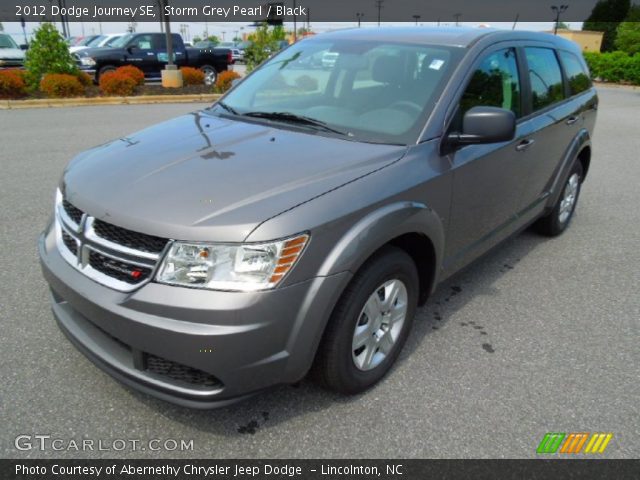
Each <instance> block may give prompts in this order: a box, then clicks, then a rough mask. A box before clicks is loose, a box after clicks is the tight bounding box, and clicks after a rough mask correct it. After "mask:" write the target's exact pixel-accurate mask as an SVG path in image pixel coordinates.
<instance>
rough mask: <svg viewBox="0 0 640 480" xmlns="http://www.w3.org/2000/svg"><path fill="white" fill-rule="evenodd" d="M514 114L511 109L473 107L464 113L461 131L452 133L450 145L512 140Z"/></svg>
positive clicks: (514, 127) (514, 125)
mask: <svg viewBox="0 0 640 480" xmlns="http://www.w3.org/2000/svg"><path fill="white" fill-rule="evenodd" d="M515 134H516V116H515V114H514V113H513V112H512V111H511V110H505V109H504V108H497V107H473V108H472V109H471V110H469V111H468V112H467V113H465V114H464V117H463V119H462V133H452V134H450V135H449V137H448V140H449V143H450V144H452V145H471V144H480V143H498V142H507V141H509V140H513V138H514V137H515Z"/></svg>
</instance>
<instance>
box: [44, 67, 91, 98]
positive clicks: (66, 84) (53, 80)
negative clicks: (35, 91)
mask: <svg viewBox="0 0 640 480" xmlns="http://www.w3.org/2000/svg"><path fill="white" fill-rule="evenodd" d="M40 91H42V92H43V93H44V94H45V95H46V96H47V97H51V98H65V97H79V96H81V95H84V86H83V85H82V83H80V80H78V77H77V76H76V75H69V74H66V73H47V74H46V75H45V76H44V77H42V80H41V81H40Z"/></svg>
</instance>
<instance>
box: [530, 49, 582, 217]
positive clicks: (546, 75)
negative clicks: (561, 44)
mask: <svg viewBox="0 0 640 480" xmlns="http://www.w3.org/2000/svg"><path fill="white" fill-rule="evenodd" d="M521 51H522V53H523V56H524V60H525V65H526V69H527V75H526V78H525V81H526V83H525V93H526V95H525V102H526V105H525V108H526V109H527V112H528V115H527V116H526V118H525V119H524V126H525V127H526V128H527V129H528V130H530V131H531V134H530V135H529V136H528V137H527V139H526V140H527V142H528V148H526V151H523V152H521V153H522V154H523V155H522V158H521V160H522V162H523V164H526V165H527V176H526V177H527V181H526V182H525V183H524V185H523V190H522V193H523V208H528V207H531V208H533V207H535V205H536V204H538V203H540V202H542V201H543V200H544V199H545V198H546V197H547V196H548V194H549V191H550V189H551V186H552V184H553V180H554V179H555V176H556V174H557V172H558V170H559V168H560V166H561V162H562V159H563V158H564V156H565V154H566V152H567V150H568V148H569V146H570V144H571V142H572V140H573V138H574V137H575V135H576V134H577V131H578V130H577V129H578V127H579V126H580V122H581V117H580V111H579V108H577V107H576V105H575V104H574V103H573V102H567V101H566V97H567V96H568V94H567V91H566V88H565V82H564V77H563V72H562V69H561V66H560V62H559V59H558V54H557V52H556V50H555V49H553V48H550V47H547V46H525V47H523V48H522V50H521Z"/></svg>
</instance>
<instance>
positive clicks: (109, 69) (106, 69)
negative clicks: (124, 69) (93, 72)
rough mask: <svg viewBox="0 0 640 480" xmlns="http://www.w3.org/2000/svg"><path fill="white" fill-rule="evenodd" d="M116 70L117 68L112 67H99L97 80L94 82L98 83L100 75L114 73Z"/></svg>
mask: <svg viewBox="0 0 640 480" xmlns="http://www.w3.org/2000/svg"><path fill="white" fill-rule="evenodd" d="M116 70H117V68H116V67H115V66H114V65H105V66H104V67H100V70H98V78H96V81H97V82H98V83H100V78H102V75H104V74H105V73H108V72H115V71H116Z"/></svg>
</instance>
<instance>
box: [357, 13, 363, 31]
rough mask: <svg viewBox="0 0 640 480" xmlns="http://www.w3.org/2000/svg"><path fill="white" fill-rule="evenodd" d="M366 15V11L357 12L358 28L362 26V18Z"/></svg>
mask: <svg viewBox="0 0 640 480" xmlns="http://www.w3.org/2000/svg"><path fill="white" fill-rule="evenodd" d="M362 17H364V13H356V18H357V19H358V28H360V20H362Z"/></svg>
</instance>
